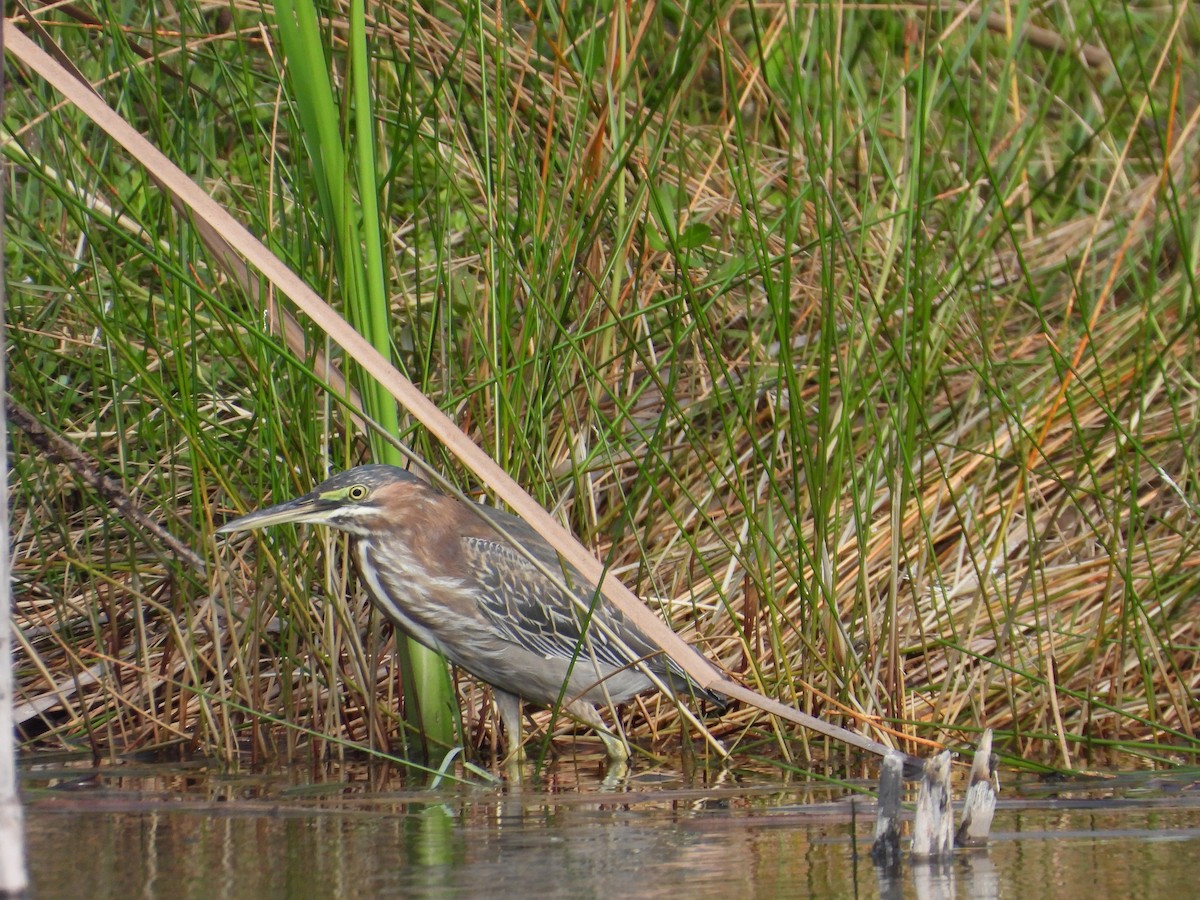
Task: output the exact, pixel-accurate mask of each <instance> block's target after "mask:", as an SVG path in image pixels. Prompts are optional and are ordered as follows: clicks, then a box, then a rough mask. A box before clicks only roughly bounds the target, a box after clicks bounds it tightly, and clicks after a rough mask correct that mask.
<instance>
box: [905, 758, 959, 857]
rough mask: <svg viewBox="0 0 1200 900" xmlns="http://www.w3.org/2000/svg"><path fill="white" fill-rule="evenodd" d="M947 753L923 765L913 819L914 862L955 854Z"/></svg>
mask: <svg viewBox="0 0 1200 900" xmlns="http://www.w3.org/2000/svg"><path fill="white" fill-rule="evenodd" d="M950 757H951V753H950V751H949V750H943V751H942V752H941V753H939V754H938V755H937V756H935V757H933V759H930V760H927V761H926V762H925V776H924V777H923V778H922V779H921V788H920V791H919V793H918V794H917V815H916V818H914V819H913V838H912V855H913V858H914V859H922V860H929V859H940V858H942V857H944V856H949V855H950V854H951V853H952V852H953V851H954V801H953V797H952V796H951V793H950Z"/></svg>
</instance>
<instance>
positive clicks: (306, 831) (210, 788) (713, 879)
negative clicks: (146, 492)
mask: <svg viewBox="0 0 1200 900" xmlns="http://www.w3.org/2000/svg"><path fill="white" fill-rule="evenodd" d="M312 774H313V773H311V772H306V771H305V770H295V769H293V770H287V771H277V772H273V773H269V774H261V775H236V776H228V775H222V774H220V773H219V772H215V771H210V770H209V769H207V768H205V767H203V766H191V767H179V766H169V767H168V766H147V765H132V764H131V765H106V766H104V767H102V768H100V769H98V770H95V771H94V772H81V771H80V770H79V769H77V768H73V767H65V766H63V765H62V764H61V763H56V762H55V763H48V764H41V763H37V762H31V761H29V760H26V764H25V766H24V771H23V775H24V779H23V781H24V784H23V787H24V792H25V799H26V803H25V815H26V828H27V835H28V852H29V862H30V873H31V878H32V881H33V887H34V892H35V896H36V897H39V898H51V897H83V896H87V897H120V898H128V897H131V896H138V897H144V898H152V897H172V898H177V897H198V898H199V897H205V898H207V897H228V898H239V897H247V898H250V897H253V898H271V897H367V896H381V897H386V896H403V897H503V896H515V897H572V898H587V897H597V898H599V897H605V898H613V897H675V898H687V900H693V898H700V897H731V896H732V897H784V896H813V897H880V896H883V897H918V896H921V897H924V896H942V897H981V898H982V897H1001V896H1005V897H1013V896H1017V897H1021V896H1055V897H1057V898H1073V897H1079V898H1087V900H1095V898H1096V897H1097V896H1119V897H1122V898H1137V897H1147V898H1156V900H1157V897H1160V896H1171V897H1175V896H1189V895H1191V894H1192V891H1193V889H1194V887H1195V883H1196V860H1198V859H1200V787H1197V784H1196V781H1195V779H1196V777H1197V775H1196V773H1194V772H1193V773H1179V772H1177V773H1171V774H1168V775H1165V776H1164V775H1159V776H1152V775H1145V774H1142V775H1138V776H1130V777H1125V778H1120V779H1108V780H1101V781H1088V782H1076V783H1069V782H1068V783H1056V784H1053V785H1046V784H1042V783H1038V782H1027V783H1023V784H1016V785H1011V786H1009V787H1008V789H1007V790H1005V791H1004V792H1003V793H1002V794H1001V801H1000V805H999V808H998V811H997V815H996V820H995V824H994V826H993V837H992V841H991V844H990V846H989V847H988V848H987V850H986V851H983V852H972V853H969V854H968V853H963V854H960V855H959V856H957V857H956V858H955V860H954V861H953V862H952V863H950V864H948V865H943V866H919V865H913V864H911V863H908V862H906V864H905V865H904V867H903V868H902V870H901V871H899V872H896V873H884V872H880V871H878V870H876V868H875V867H874V866H873V864H872V863H871V860H870V856H869V846H870V840H871V829H872V827H873V810H874V806H873V802H872V801H871V799H870V798H868V797H862V796H857V797H854V796H848V795H847V794H848V792H847V791H846V790H845V789H844V788H830V787H827V786H826V785H824V784H821V783H816V784H807V783H803V782H801V783H792V784H786V785H784V784H778V783H774V784H773V783H770V782H769V781H767V780H766V778H765V776H764V777H763V778H755V777H749V778H747V777H742V778H740V779H734V778H733V777H731V776H724V777H717V778H716V780H717V781H718V782H719V783H716V784H709V785H703V784H701V785H695V784H693V785H686V784H684V783H683V781H682V779H680V778H679V777H678V776H676V775H674V774H673V773H670V772H667V773H663V772H655V773H649V774H643V775H640V776H635V777H634V778H633V779H631V781H630V782H629V783H628V784H627V785H624V786H622V787H621V788H620V789H615V790H607V789H605V788H604V787H603V785H602V784H600V783H599V781H597V780H595V779H592V780H591V781H590V782H589V781H588V779H587V778H583V779H581V780H580V781H579V782H577V783H572V784H571V785H569V789H563V788H562V787H558V788H557V789H555V788H556V786H555V785H553V784H552V785H551V788H550V789H547V788H546V787H540V788H533V787H526V788H523V789H518V790H504V789H500V788H495V787H489V786H463V785H446V786H442V787H439V788H437V789H435V790H429V789H414V788H406V787H403V786H402V785H401V786H398V781H397V779H395V778H394V777H392V776H390V775H389V774H388V773H386V772H384V773H380V772H379V771H378V770H376V769H368V768H365V767H358V768H354V767H348V768H346V769H345V770H340V771H335V772H332V773H331V772H323V773H321V775H320V777H319V778H314V777H312ZM1098 892H1099V893H1098Z"/></svg>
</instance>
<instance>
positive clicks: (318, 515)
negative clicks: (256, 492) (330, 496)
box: [217, 493, 337, 534]
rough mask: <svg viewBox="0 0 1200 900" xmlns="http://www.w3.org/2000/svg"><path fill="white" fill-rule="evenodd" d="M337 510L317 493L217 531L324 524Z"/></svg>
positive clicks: (245, 518)
mask: <svg viewBox="0 0 1200 900" xmlns="http://www.w3.org/2000/svg"><path fill="white" fill-rule="evenodd" d="M336 510H337V504H336V503H333V502H331V501H329V500H324V499H322V498H321V497H320V495H318V494H316V493H312V494H305V495H304V496H303V497H297V498H296V499H295V500H288V501H287V502H286V503H277V504H276V505H275V506H268V507H267V508H266V509H259V510H255V511H254V512H252V513H247V514H246V515H244V516H242V517H241V518H238V519H234V520H233V521H231V522H226V523H225V524H224V525H222V526H221V527H220V528H218V529H217V534H225V533H228V532H230V531H251V530H253V529H255V528H266V527H267V526H268V525H285V524H287V523H288V522H295V523H301V522H324V521H325V520H326V519H327V518H329V516H330V514H331V513H333V512H335V511H336Z"/></svg>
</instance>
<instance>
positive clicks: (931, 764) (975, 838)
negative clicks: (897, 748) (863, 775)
mask: <svg viewBox="0 0 1200 900" xmlns="http://www.w3.org/2000/svg"><path fill="white" fill-rule="evenodd" d="M904 759H905V755H904V754H903V753H898V752H897V753H889V754H888V755H887V756H886V757H885V758H884V761H883V770H882V772H881V774H880V777H879V812H878V815H877V817H876V819H875V840H874V843H872V845H871V859H872V860H874V862H875V864H876V865H878V866H881V867H884V868H888V869H891V868H894V867H895V866H897V865H898V864H899V861H900V795H901V791H902V787H903V780H904V778H903V775H904V773H903V765H904ZM950 759H951V753H950V751H949V750H943V751H942V752H941V753H939V754H938V755H937V756H934V757H933V758H931V759H929V760H927V761H926V762H925V771H924V774H923V775H922V778H921V787H920V791H919V793H918V795H917V811H916V816H915V818H914V820H913V837H912V845H911V855H912V858H913V859H914V860H920V861H923V862H929V861H938V860H945V859H948V858H949V857H950V856H951V855H952V854H953V853H954V848H955V846H958V847H981V846H983V845H985V844H986V843H987V837H988V831H989V830H990V829H991V825H992V814H993V813H994V812H995V809H996V790H997V787H996V757H995V755H994V754H993V753H992V732H991V729H988V730H987V731H985V732H984V733H983V737H982V738H981V740H980V742H979V748H978V750H977V751H976V752H975V761H974V763H973V764H972V766H971V777H970V781H969V783H968V786H967V797H966V801H965V803H964V805H963V819H962V825H961V826H960V827H959V829H958V832H957V833H955V831H954V804H953V795H952V793H951V790H950Z"/></svg>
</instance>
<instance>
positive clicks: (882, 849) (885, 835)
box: [871, 750, 905, 870]
mask: <svg viewBox="0 0 1200 900" xmlns="http://www.w3.org/2000/svg"><path fill="white" fill-rule="evenodd" d="M904 757H905V755H904V754H903V753H901V752H900V751H899V750H893V751H892V752H891V753H889V754H888V755H887V756H885V757H884V758H883V769H882V770H881V771H880V773H879V813H878V815H876V817H875V840H874V841H873V842H872V844H871V860H872V861H873V862H874V863H875V865H877V866H881V867H883V868H885V869H889V870H890V869H894V868H896V867H897V866H899V865H900V793H901V791H902V790H903V788H904Z"/></svg>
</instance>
